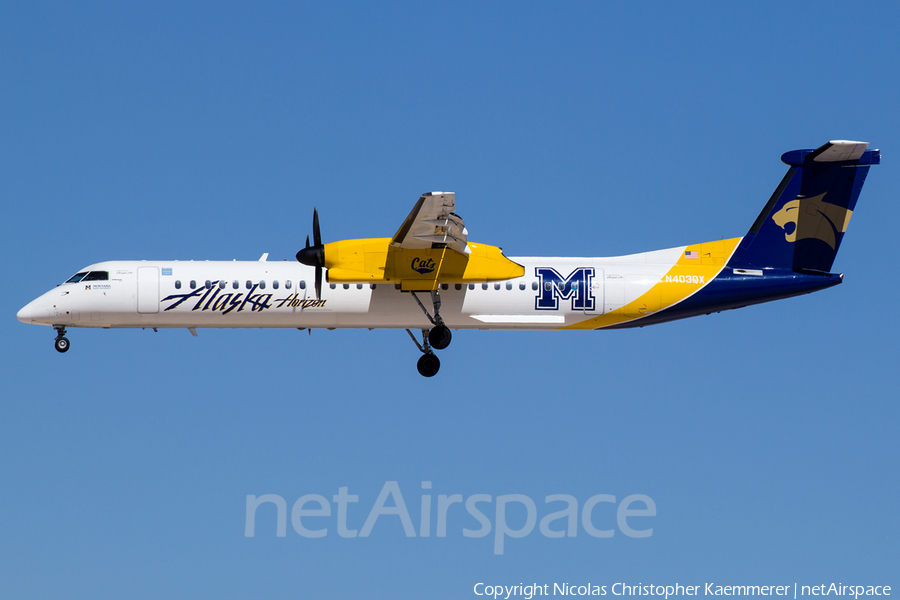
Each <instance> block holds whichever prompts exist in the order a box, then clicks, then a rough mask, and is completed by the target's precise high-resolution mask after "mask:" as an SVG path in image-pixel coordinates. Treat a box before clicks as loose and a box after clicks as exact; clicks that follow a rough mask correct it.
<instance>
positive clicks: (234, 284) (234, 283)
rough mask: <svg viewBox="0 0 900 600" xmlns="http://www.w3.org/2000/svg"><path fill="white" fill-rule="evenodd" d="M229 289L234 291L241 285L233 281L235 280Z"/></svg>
mask: <svg viewBox="0 0 900 600" xmlns="http://www.w3.org/2000/svg"><path fill="white" fill-rule="evenodd" d="M231 287H232V288H234V289H238V288H239V287H241V284H239V283H238V282H237V279H235V280H234V281H233V282H232V283H231Z"/></svg>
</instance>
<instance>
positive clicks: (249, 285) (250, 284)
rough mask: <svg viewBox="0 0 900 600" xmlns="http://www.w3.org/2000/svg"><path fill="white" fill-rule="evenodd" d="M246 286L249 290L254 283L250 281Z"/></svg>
mask: <svg viewBox="0 0 900 600" xmlns="http://www.w3.org/2000/svg"><path fill="white" fill-rule="evenodd" d="M245 285H246V286H247V289H248V290H249V289H250V288H252V287H253V283H252V282H251V281H250V280H249V279H248V280H247V281H246V284H245Z"/></svg>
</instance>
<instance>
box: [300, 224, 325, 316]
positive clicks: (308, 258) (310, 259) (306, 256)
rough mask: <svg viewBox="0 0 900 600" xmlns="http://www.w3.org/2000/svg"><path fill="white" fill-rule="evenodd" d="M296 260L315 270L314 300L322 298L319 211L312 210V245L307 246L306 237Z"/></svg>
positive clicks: (322, 249)
mask: <svg viewBox="0 0 900 600" xmlns="http://www.w3.org/2000/svg"><path fill="white" fill-rule="evenodd" d="M297 260H298V261H299V262H301V263H303V264H304V265H307V266H310V267H315V268H316V299H317V300H318V299H319V298H321V297H322V268H323V267H324V266H325V246H323V245H322V233H321V232H320V230H319V211H318V210H316V209H315V208H314V209H313V245H312V246H310V245H309V236H306V247H305V248H303V249H302V250H300V251H299V252H298V253H297Z"/></svg>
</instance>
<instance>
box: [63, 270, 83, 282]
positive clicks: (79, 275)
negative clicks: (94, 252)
mask: <svg viewBox="0 0 900 600" xmlns="http://www.w3.org/2000/svg"><path fill="white" fill-rule="evenodd" d="M85 275H87V271H84V272H82V273H75V274H74V275H72V276H71V277H69V279H68V280H67V281H66V283H78V282H79V281H81V280H82V279H84V276H85Z"/></svg>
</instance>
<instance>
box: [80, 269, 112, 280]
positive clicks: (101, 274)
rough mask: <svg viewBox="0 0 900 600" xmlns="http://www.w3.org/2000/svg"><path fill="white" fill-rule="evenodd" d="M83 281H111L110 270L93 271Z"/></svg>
mask: <svg viewBox="0 0 900 600" xmlns="http://www.w3.org/2000/svg"><path fill="white" fill-rule="evenodd" d="M82 281H109V271H91V272H90V273H88V274H87V277H85V278H84V279H82Z"/></svg>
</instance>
